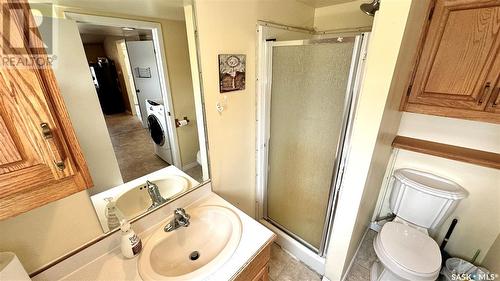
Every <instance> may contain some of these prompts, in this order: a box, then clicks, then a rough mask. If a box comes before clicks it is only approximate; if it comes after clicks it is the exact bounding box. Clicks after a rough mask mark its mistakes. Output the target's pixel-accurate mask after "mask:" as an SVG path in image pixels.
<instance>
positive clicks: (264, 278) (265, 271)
mask: <svg viewBox="0 0 500 281" xmlns="http://www.w3.org/2000/svg"><path fill="white" fill-rule="evenodd" d="M252 281H269V264H266V265H265V266H264V267H263V268H262V270H261V271H260V272H259V273H258V274H257V275H256V276H255V277H254V278H253V279H252Z"/></svg>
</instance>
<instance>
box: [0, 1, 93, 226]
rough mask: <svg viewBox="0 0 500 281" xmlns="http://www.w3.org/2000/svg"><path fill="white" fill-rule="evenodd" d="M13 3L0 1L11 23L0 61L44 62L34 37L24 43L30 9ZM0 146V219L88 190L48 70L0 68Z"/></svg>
mask: <svg viewBox="0 0 500 281" xmlns="http://www.w3.org/2000/svg"><path fill="white" fill-rule="evenodd" d="M12 2H15V3H12ZM12 2H7V1H6V0H2V1H1V4H2V5H1V9H2V11H1V12H2V16H3V19H9V20H10V29H9V30H10V31H9V32H7V31H6V28H5V25H3V26H4V28H2V29H1V30H0V32H1V34H2V39H3V44H2V48H1V52H2V56H3V57H5V56H10V57H12V58H19V57H25V58H30V57H34V56H39V57H41V58H47V55H46V54H45V53H44V51H43V48H38V47H37V46H41V45H40V44H42V42H41V41H37V40H36V39H33V38H36V36H35V37H33V36H32V38H31V39H30V41H29V43H28V41H27V40H28V39H26V37H27V36H25V35H26V29H27V28H26V27H25V26H23V25H22V24H23V22H24V18H26V17H27V18H30V19H31V20H33V18H32V17H31V14H30V11H29V6H28V4H26V3H23V2H17V1H12ZM3 23H4V24H5V21H4V22H3ZM7 42H8V43H7ZM9 43H10V44H9ZM28 44H30V45H28ZM12 46H15V47H12ZM19 46H21V47H19ZM23 46H24V47H23ZM28 46H29V47H28ZM0 143H1V144H0V220H1V219H5V218H8V217H12V216H15V215H17V214H20V213H22V212H26V211H28V210H31V209H33V208H36V207H38V206H41V205H44V204H46V203H49V202H52V201H54V200H57V199H60V198H62V197H65V196H68V195H70V194H73V193H75V192H78V191H81V190H84V189H85V188H88V187H90V186H91V185H92V180H91V178H90V174H89V171H88V169H87V166H86V163H85V159H84V158H83V154H82V152H81V150H80V147H79V145H78V142H77V139H76V136H75V133H74V131H73V128H72V126H71V123H70V120H69V116H68V113H67V111H66V108H65V106H64V102H63V99H62V97H61V95H60V92H59V89H58V87H57V83H56V79H55V77H54V73H53V72H52V70H51V69H50V68H44V69H40V68H38V69H37V68H35V67H28V66H27V65H26V64H17V65H10V64H9V65H2V66H0Z"/></svg>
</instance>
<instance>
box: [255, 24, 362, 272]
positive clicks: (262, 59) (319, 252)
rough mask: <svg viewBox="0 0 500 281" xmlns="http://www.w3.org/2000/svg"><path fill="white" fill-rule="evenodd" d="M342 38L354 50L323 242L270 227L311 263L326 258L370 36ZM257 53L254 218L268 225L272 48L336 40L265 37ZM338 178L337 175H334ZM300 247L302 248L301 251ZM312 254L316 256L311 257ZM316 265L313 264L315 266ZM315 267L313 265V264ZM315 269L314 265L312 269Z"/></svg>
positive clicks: (260, 30) (260, 41)
mask: <svg viewBox="0 0 500 281" xmlns="http://www.w3.org/2000/svg"><path fill="white" fill-rule="evenodd" d="M258 32H259V35H262V34H263V32H262V26H259V27H258ZM339 37H343V38H345V39H347V38H349V39H350V40H351V39H352V40H354V49H353V54H352V58H351V65H350V70H349V78H348V85H347V88H346V100H345V103H344V113H343V121H342V131H341V136H340V140H339V143H338V148H337V152H336V157H335V158H336V160H335V165H334V171H333V176H332V183H331V187H330V192H329V198H328V207H327V212H326V218H325V222H324V229H323V233H322V241H321V245H320V248H319V249H313V248H312V247H311V246H310V245H308V243H304V242H305V241H303V240H302V239H300V238H298V237H297V236H296V235H294V234H293V233H290V232H289V231H288V230H286V229H284V228H283V227H280V226H279V225H277V224H276V223H275V222H274V224H273V225H272V226H273V227H274V228H277V229H278V230H279V231H281V232H284V233H286V234H287V235H289V236H291V237H293V238H294V239H296V241H297V242H299V243H300V244H301V246H302V247H303V248H307V249H308V250H310V251H311V252H314V254H313V255H308V256H309V257H310V258H309V259H310V260H311V261H313V260H316V262H317V261H319V260H318V258H317V257H320V258H324V257H326V251H327V249H328V240H329V237H330V234H331V228H332V225H333V219H334V215H335V207H336V202H337V199H338V193H339V190H340V187H341V184H342V175H343V170H344V167H345V166H346V159H347V155H348V153H349V147H350V135H351V130H352V128H351V125H352V120H353V119H354V115H355V109H356V106H357V98H358V93H359V88H360V85H361V82H362V76H363V70H364V60H365V56H366V50H367V42H368V40H369V33H362V34H359V35H355V36H353V35H349V36H339ZM259 39H260V40H258V42H259V43H258V44H259V45H258V47H257V54H258V56H259V57H258V67H257V69H258V78H259V79H257V102H256V105H257V109H256V111H257V112H256V115H257V118H256V132H257V136H256V177H257V178H256V199H257V216H258V217H257V218H258V219H259V220H261V221H262V222H264V223H265V224H266V225H269V224H271V223H273V222H272V220H269V218H268V216H267V177H268V154H269V138H270V126H269V121H270V114H271V109H270V102H271V86H272V48H273V47H274V46H299V45H311V44H321V43H334V42H335V40H336V39H337V38H331V37H330V38H325V39H305V40H290V41H270V42H266V41H265V39H264V38H259ZM335 175H337V176H335ZM302 247H301V248H302ZM314 255H315V256H316V257H314ZM314 263H315V262H313V264H314ZM314 265H316V264H314ZM313 267H316V266H313Z"/></svg>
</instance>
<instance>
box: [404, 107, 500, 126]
mask: <svg viewBox="0 0 500 281" xmlns="http://www.w3.org/2000/svg"><path fill="white" fill-rule="evenodd" d="M405 111H408V112H413V113H420V114H428V115H436V116H444V117H451V118H460V119H468V120H474V121H481V122H488V123H495V124H500V114H495V113H492V112H487V111H476V110H466V109H457V108H450V107H441V106H434V105H424V104H414V103H407V104H406V108H405Z"/></svg>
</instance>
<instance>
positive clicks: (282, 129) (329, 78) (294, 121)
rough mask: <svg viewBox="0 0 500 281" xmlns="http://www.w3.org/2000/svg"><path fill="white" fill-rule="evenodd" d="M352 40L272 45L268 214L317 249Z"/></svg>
mask: <svg viewBox="0 0 500 281" xmlns="http://www.w3.org/2000/svg"><path fill="white" fill-rule="evenodd" d="M353 48H354V42H344V43H323V44H312V45H302V44H301V45H274V46H273V47H272V85H271V102H270V120H269V128H270V133H269V136H270V139H269V151H268V178H267V195H266V196H267V219H268V220H269V221H270V222H271V223H273V224H275V225H277V226H278V227H280V228H282V229H283V230H285V231H287V232H288V233H291V234H292V235H293V236H295V237H296V238H299V240H301V242H303V243H304V242H305V244H306V245H308V246H309V247H312V248H314V249H316V250H317V249H319V247H320V244H321V240H322V236H323V229H324V225H325V217H326V210H327V206H328V200H329V194H330V189H331V185H332V179H333V177H334V176H335V175H334V162H335V158H336V153H337V148H338V146H339V138H340V137H341V135H342V133H341V131H342V128H343V120H344V118H343V117H344V108H345V101H346V91H347V84H348V80H349V70H350V64H351V59H352V54H353Z"/></svg>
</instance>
